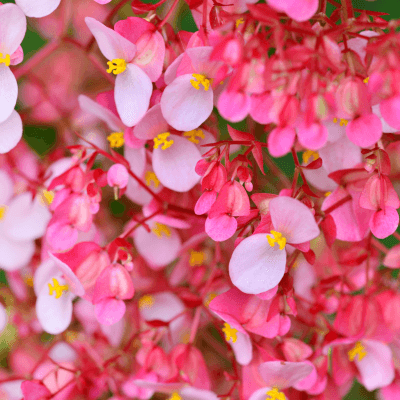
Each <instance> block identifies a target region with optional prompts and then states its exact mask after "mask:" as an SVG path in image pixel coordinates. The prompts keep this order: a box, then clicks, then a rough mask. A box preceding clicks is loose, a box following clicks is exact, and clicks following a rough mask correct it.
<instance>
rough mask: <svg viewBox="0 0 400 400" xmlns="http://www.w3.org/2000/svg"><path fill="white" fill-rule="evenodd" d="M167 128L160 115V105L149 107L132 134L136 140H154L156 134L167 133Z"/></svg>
mask: <svg viewBox="0 0 400 400" xmlns="http://www.w3.org/2000/svg"><path fill="white" fill-rule="evenodd" d="M168 129H169V126H168V123H167V121H166V120H165V118H164V117H163V115H162V112H161V105H160V104H156V105H155V106H153V107H151V108H150V109H149V110H148V111H147V112H146V114H145V115H144V116H143V118H142V119H141V120H140V121H139V122H138V123H137V125H136V126H135V128H134V130H133V133H134V135H135V136H136V137H137V138H138V139H144V140H149V139H154V138H155V137H156V136H157V135H158V134H160V133H164V132H168Z"/></svg>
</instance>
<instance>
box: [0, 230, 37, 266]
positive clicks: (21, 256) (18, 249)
mask: <svg viewBox="0 0 400 400" xmlns="http://www.w3.org/2000/svg"><path fill="white" fill-rule="evenodd" d="M34 253H35V242H34V241H33V240H32V241H27V242H25V241H21V242H15V241H12V240H10V239H8V238H6V237H5V236H4V235H3V234H0V268H3V269H4V270H6V271H14V270H16V269H19V268H21V267H23V266H24V265H26V264H28V262H29V261H30V259H31V258H32V256H33V254H34Z"/></svg>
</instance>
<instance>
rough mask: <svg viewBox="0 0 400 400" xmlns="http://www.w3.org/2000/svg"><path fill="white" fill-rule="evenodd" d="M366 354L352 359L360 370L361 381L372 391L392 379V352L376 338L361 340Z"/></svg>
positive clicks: (385, 384)
mask: <svg viewBox="0 0 400 400" xmlns="http://www.w3.org/2000/svg"><path fill="white" fill-rule="evenodd" d="M362 344H363V345H364V347H365V350H366V353H367V354H366V355H365V356H364V357H363V358H362V359H361V360H359V359H358V357H357V358H356V359H355V360H354V362H355V363H356V365H357V368H358V370H359V372H360V376H361V383H362V384H363V385H364V386H365V387H366V389H367V390H369V391H372V390H375V389H378V388H382V387H385V386H387V385H389V384H390V383H391V382H392V381H393V379H394V367H393V361H392V352H391V350H390V348H389V346H388V345H386V344H384V343H381V342H378V341H376V340H363V341H362Z"/></svg>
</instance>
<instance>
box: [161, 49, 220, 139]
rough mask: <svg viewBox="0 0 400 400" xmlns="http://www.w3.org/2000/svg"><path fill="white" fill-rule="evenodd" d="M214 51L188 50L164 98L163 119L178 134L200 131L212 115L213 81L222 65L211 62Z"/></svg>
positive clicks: (162, 102) (162, 99)
mask: <svg viewBox="0 0 400 400" xmlns="http://www.w3.org/2000/svg"><path fill="white" fill-rule="evenodd" d="M212 51H213V48H212V47H211V46H204V47H194V48H190V49H187V50H186V52H185V54H184V56H183V57H182V61H181V63H180V65H179V67H178V69H177V73H176V78H175V79H174V80H173V81H172V82H171V83H170V84H168V86H167V87H166V88H165V90H164V92H163V94H162V96H161V102H160V104H161V111H162V114H163V116H164V118H165V119H166V120H167V122H168V124H169V125H171V126H172V127H173V128H175V129H177V130H179V131H191V130H193V129H196V128H198V127H199V126H200V125H201V124H202V123H203V122H204V121H205V120H206V119H207V118H208V117H209V116H210V114H211V112H212V109H213V105H214V92H213V85H214V82H213V79H214V78H215V77H216V75H217V72H218V69H219V68H220V67H221V65H222V63H221V62H219V61H210V60H209V58H210V55H211V53H212ZM170 68H171V67H170ZM167 72H168V70H167ZM167 72H166V73H167ZM218 83H219V82H218Z"/></svg>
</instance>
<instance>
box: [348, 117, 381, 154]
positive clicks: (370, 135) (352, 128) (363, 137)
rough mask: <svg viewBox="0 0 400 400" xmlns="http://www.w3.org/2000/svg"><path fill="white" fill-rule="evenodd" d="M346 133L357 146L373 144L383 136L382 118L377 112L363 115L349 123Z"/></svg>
mask: <svg viewBox="0 0 400 400" xmlns="http://www.w3.org/2000/svg"><path fill="white" fill-rule="evenodd" d="M346 134H347V136H348V138H349V139H350V140H351V141H352V142H353V143H354V144H356V145H357V146H360V147H369V146H372V145H374V144H375V143H376V142H377V141H378V140H379V139H380V138H381V136H382V123H381V120H380V119H379V118H378V117H377V116H376V115H375V114H367V115H363V116H361V117H359V118H356V119H354V120H353V121H350V122H349V123H348V125H347V127H346Z"/></svg>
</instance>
